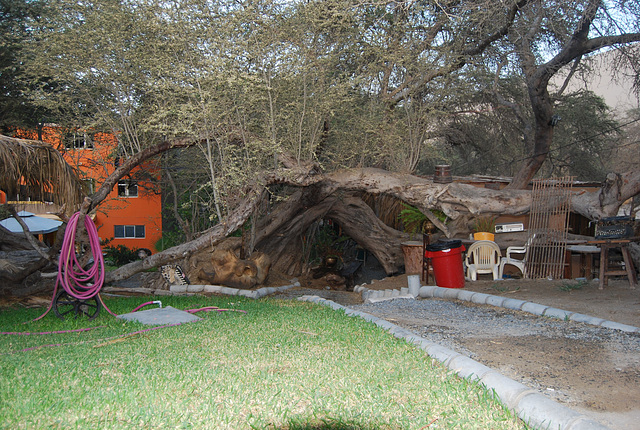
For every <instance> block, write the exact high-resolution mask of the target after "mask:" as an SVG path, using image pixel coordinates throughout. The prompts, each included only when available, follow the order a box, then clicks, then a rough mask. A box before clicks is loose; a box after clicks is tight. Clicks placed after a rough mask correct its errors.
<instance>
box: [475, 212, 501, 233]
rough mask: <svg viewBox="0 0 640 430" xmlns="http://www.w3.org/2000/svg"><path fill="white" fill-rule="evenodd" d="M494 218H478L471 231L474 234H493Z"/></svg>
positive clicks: (486, 216)
mask: <svg viewBox="0 0 640 430" xmlns="http://www.w3.org/2000/svg"><path fill="white" fill-rule="evenodd" d="M496 218H497V217H495V216H489V215H485V216H480V217H478V218H476V219H475V220H474V222H473V231H474V232H476V233H479V232H487V233H494V232H495V231H496Z"/></svg>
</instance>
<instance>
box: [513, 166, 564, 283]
mask: <svg viewBox="0 0 640 430" xmlns="http://www.w3.org/2000/svg"><path fill="white" fill-rule="evenodd" d="M573 180H574V178H573V177H570V176H567V177H563V178H553V179H544V180H542V179H537V180H534V181H533V191H532V193H531V212H530V218H529V243H530V245H529V247H528V249H527V254H526V263H525V273H524V275H525V277H527V278H531V279H539V278H551V279H561V278H563V275H564V261H565V251H566V246H567V231H568V227H569V224H568V221H569V210H570V207H571V188H572V185H573Z"/></svg>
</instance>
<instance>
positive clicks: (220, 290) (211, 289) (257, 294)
mask: <svg viewBox="0 0 640 430" xmlns="http://www.w3.org/2000/svg"><path fill="white" fill-rule="evenodd" d="M292 281H293V284H291V285H284V286H282V287H264V288H258V289H257V290H243V289H239V288H229V287H225V286H222V285H197V284H194V285H192V284H189V285H171V286H170V287H169V292H168V294H175V295H191V294H202V293H212V294H224V295H228V296H244V297H249V298H250V299H260V298H262V297H264V296H268V295H269V294H273V293H279V292H281V291H286V290H289V289H291V288H294V287H299V286H300V282H298V281H297V280H295V279H293V280H292ZM163 291H165V295H166V290H163Z"/></svg>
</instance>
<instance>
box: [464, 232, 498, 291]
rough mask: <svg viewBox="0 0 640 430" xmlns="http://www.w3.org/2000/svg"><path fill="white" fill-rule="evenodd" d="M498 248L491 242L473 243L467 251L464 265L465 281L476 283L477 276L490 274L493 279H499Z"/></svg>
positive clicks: (480, 241)
mask: <svg viewBox="0 0 640 430" xmlns="http://www.w3.org/2000/svg"><path fill="white" fill-rule="evenodd" d="M500 257H501V253H500V247H499V246H498V244H496V243H495V242H493V241H491V240H478V241H476V242H473V243H472V244H471V246H469V249H468V250H467V257H466V259H465V263H466V266H467V279H471V280H472V281H476V280H477V279H478V274H482V273H491V274H492V275H493V279H494V280H496V279H500V277H498V275H499V273H498V272H499V266H500Z"/></svg>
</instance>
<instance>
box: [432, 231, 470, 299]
mask: <svg viewBox="0 0 640 430" xmlns="http://www.w3.org/2000/svg"><path fill="white" fill-rule="evenodd" d="M464 251H465V248H464V246H463V245H462V241H460V240H440V241H438V242H436V243H433V244H431V245H427V247H426V250H425V252H424V256H425V257H426V258H430V259H431V265H432V266H433V276H434V277H435V279H436V285H437V286H438V287H444V288H463V287H464V268H463V267H462V253H463V252H464Z"/></svg>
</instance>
